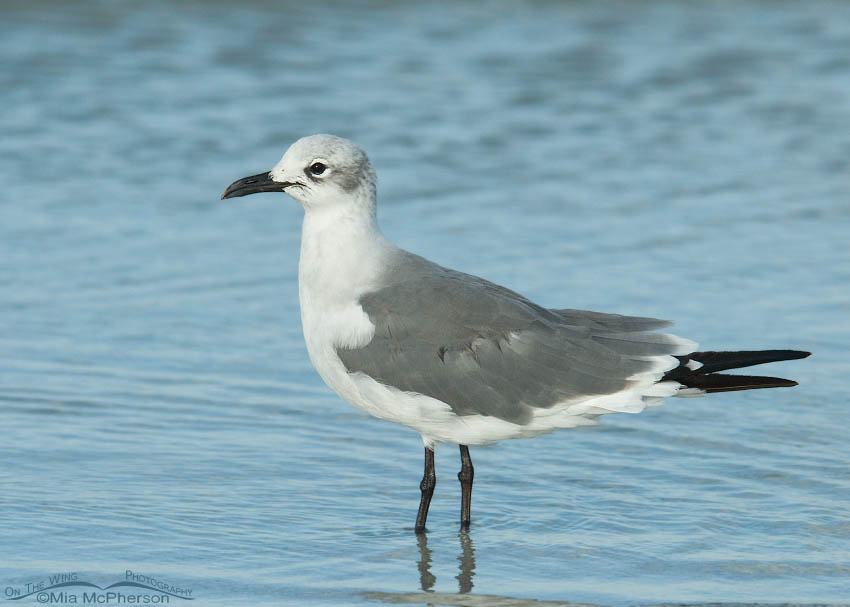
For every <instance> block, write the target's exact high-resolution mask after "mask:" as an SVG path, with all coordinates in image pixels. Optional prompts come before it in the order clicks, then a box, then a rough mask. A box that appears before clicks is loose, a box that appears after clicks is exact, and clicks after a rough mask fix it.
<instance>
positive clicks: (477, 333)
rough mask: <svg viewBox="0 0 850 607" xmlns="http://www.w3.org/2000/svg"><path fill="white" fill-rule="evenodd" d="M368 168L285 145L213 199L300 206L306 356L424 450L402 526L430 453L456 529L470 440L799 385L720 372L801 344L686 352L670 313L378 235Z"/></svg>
mask: <svg viewBox="0 0 850 607" xmlns="http://www.w3.org/2000/svg"><path fill="white" fill-rule="evenodd" d="M376 183H377V182H376V175H375V171H374V169H373V168H372V165H371V163H370V161H369V158H368V156H367V155H366V153H365V152H364V151H363V150H362V149H361V148H360V147H359V146H358V145H357V144H355V143H353V142H352V141H349V140H347V139H343V138H341V137H337V136H334V135H327V134H319V135H310V136H307V137H303V138H301V139H298V140H297V141H295V142H294V143H293V144H292V145H291V146H290V147H289V148H288V149H287V151H286V153H285V154H284V155H283V157H282V158H281V160H280V161H279V162H278V163H277V164H276V165H274V167H273V168H272V169H271V170H270V171H266V172H263V173H259V174H257V175H252V176H250V177H245V178H243V179H239V180H237V181H234V182H233V183H232V184H230V185H229V186H228V187H227V189H226V190H225V191H224V193H223V194H222V197H221V198H222V200H223V199H229V198H237V197H240V196H246V195H248V194H255V193H259V192H283V193H285V194H288V195H289V196H290V197H292V198H294V199H295V200H296V201H297V202H298V203H300V205H301V206H302V207H303V209H304V217H303V223H302V228H301V250H300V259H299V264H298V295H299V303H300V308H301V321H302V327H303V332H304V341H305V344H306V347H307V352H308V354H309V356H310V360H311V362H312V364H313V366H314V367H315V368H316V370H317V371H318V373H319V375H320V376H321V377H322V379H323V380H324V381H325V383H326V384H327V385H328V386H329V387H330V388H331V389H332V390H333V391H335V392H336V393H337V394H338V395H339V396H340V397H341V398H342V399H344V400H346V401H348V402H350V403H351V404H353V405H355V406H357V407H360V408H361V409H363V410H365V411H366V412H368V413H370V414H371V415H373V416H375V417H378V418H381V419H385V420H390V421H393V422H397V423H399V424H402V425H404V426H407V427H409V428H412V429H413V430H415V431H417V432H418V433H419V434H420V435H421V437H422V441H423V444H424V448H425V465H424V474H423V478H422V481H421V483H420V486H419V488H420V502H419V509H418V511H417V515H416V522H415V525H414V530H415V531H416V532H417V533H421V532H424V531H425V530H426V522H427V517H428V510H429V507H430V503H431V498H432V495H433V493H434V487H435V485H436V471H435V467H434V448H435V446H436V445H437V444H439V443H450V444H451V443H454V444H457V445H459V448H460V458H461V468H460V472H459V473H458V480H459V481H460V486H461V513H460V525H461V528H462V529H465V528H468V527H469V526H470V521H471V496H472V485H473V480H474V475H475V470H474V467H473V465H472V459H471V457H470V454H469V447H470V446H480V445H488V444H493V443H496V442H498V441H502V440H505V439H513V438H530V437H534V436H537V435H540V434H545V433H549V432H552V431H554V430H558V429H562V428H572V427H577V426H584V425H588V424H593V423H595V422H596V421H597V418H598V417H600V416H601V415H605V414H608V413H622V412H626V413H637V412H639V411H641V410H643V409H644V408H645V407H647V406H650V405H656V404H660V401H661V399H663V398H664V397H669V396H685V395H702V394H706V393H713V392H726V391H733V390H750V389H755V388H778V387H790V386H795V385H797V383H796V382H794V381H791V380H787V379H782V378H776V377H761V376H749V375H736V374H725V373H719V372H720V371H726V370H729V369H738V368H742V367H748V366H751V365H758V364H762V363H768V362H775V361H783V360H791V359H799V358H804V357H806V356H809V354H810V353H809V352H804V351H800V350H748V351H728V352H724V351H705V352H699V351H697V344H696V342H694V341H691V340H689V339H685V338H682V337H679V336H676V335H674V334H671V333H665V332H660V331H659V329H663V328H664V327H667V326H669V325H670V324H672V323H670V322H669V321H665V320H659V319H655V318H646V317H638V316H624V315H620V314H610V313H602V312H591V311H585V310H575V309H549V308H545V307H543V306H540V305H538V304H536V303H534V302H532V301H531V300H529V299H528V298H526V297H524V296H522V295H520V294H519V293H517V292H515V291H512V290H510V289H507V288H505V287H503V286H500V285H497V284H495V283H493V282H490V281H488V280H485V279H483V278H479V277H478V276H473V275H471V274H465V273H463V272H460V271H457V270H453V269H450V268H446V267H443V266H440V265H438V264H436V263H433V262H431V261H429V260H427V259H425V258H424V257H420V256H419V255H416V254H414V253H411V252H408V251H405V250H403V249H401V248H399V247H398V246H396V245H395V244H393V243H392V242H390V241H389V240H388V239H387V238H386V237H385V236H384V235H383V234H382V232H381V230H380V228H379V226H378V220H377V208H376V202H377V185H376Z"/></svg>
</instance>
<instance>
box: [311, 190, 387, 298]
mask: <svg viewBox="0 0 850 607" xmlns="http://www.w3.org/2000/svg"><path fill="white" fill-rule="evenodd" d="M372 208H374V207H372ZM390 248H392V245H391V244H390V243H389V242H388V241H387V240H386V239H385V238H384V236H383V235H382V234H381V231H380V229H379V228H378V221H377V217H376V215H375V213H374V211H372V212H368V211H367V210H366V209H364V208H362V207H361V208H356V207H351V206H349V207H344V208H343V207H339V208H325V209H316V208H314V209H308V210H307V211H306V213H305V215H304V223H303V225H302V228H301V259H300V262H299V265H298V283H299V294H300V298H301V307H302V311H303V310H304V308H305V305H306V304H307V303H308V300H311V301H312V302H313V303H315V300H318V299H320V300H321V301H322V302H323V304H324V305H323V307H324V306H326V305H333V304H334V303H339V304H340V305H342V304H343V303H350V302H351V301H352V300H355V299H356V298H358V297H359V296H360V295H362V294H363V293H364V292H368V291H369V290H371V289H372V288H373V287H374V285H375V284H376V279H377V278H378V273H379V271H380V268H381V259H382V257H383V256H384V255H385V254H386V252H387V251H388V250H389V249H390ZM311 305H312V304H311Z"/></svg>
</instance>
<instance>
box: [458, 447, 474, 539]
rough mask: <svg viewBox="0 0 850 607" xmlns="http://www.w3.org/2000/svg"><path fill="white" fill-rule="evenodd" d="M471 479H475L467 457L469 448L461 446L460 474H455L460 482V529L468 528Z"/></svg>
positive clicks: (470, 460) (470, 461)
mask: <svg viewBox="0 0 850 607" xmlns="http://www.w3.org/2000/svg"><path fill="white" fill-rule="evenodd" d="M473 478H475V468H473V467H472V459H470V457H469V447H467V446H466V445H461V446H460V472H458V473H457V480H459V481H460V526H461V528H462V529H465V528H466V527H469V517H470V515H469V509H470V503H471V502H472V479H473Z"/></svg>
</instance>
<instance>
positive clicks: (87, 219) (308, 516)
mask: <svg viewBox="0 0 850 607" xmlns="http://www.w3.org/2000/svg"><path fill="white" fill-rule="evenodd" d="M0 11H2V12H0V15H2V19H0V56H2V58H3V67H2V69H0V108H2V111H0V176H2V189H0V192H2V193H0V432H2V436H0V588H3V592H4V594H3V596H2V599H10V598H15V597H16V596H21V594H19V593H20V591H21V589H24V591H25V590H26V588H27V584H31V585H32V587H33V588H37V587H38V582H40V581H44V580H48V578H49V576H51V575H54V574H60V573H66V574H69V573H75V574H76V577H77V581H80V580H83V581H89V582H91V583H94V584H97V585H99V586H101V587H105V586H107V585H108V584H111V583H113V582H115V581H117V580H119V579H121V580H123V579H125V575H126V574H125V571H126V570H131V571H133V572H137V573H139V574H142V575H144V576H147V577H149V578H153V579H156V580H158V581H165V582H167V583H168V584H170V585H173V586H174V587H176V588H182V589H187V588H188V589H191V590H192V597H193V598H194V600H195V603H193V604H199V605H381V604H403V605H424V604H440V605H561V604H566V603H591V604H601V605H649V604H657V603H706V602H724V603H786V602H787V603H806V604H809V603H829V604H840V603H845V604H847V603H850V507H848V504H849V503H850V447H848V436H850V433H849V432H848V424H847V422H848V412H850V409H848V397H847V383H846V381H847V379H846V378H847V375H848V371H850V363H849V362H848V356H847V344H848V343H850V244H848V243H850V128H848V125H849V124H850V5H848V4H846V3H839V2H835V3H832V2H807V3H802V2H800V3H774V2H711V3H664V2H643V3H623V4H612V3H580V2H577V3H549V2H532V1H529V2H525V3H522V2H519V3H513V4H510V5H508V4H505V3H499V4H479V3H419V4H407V5H400V4H396V3H385V4H382V3H369V2H362V3H360V2H358V3H341V2H322V1H317V2H309V3H276V2H271V1H269V2H261V1H259V0H254V1H248V2H238V3H237V2H224V1H219V2H200V1H196V2H182V3H166V2H158V1H151V2H142V3H129V2H110V1H106V0H104V1H102V2H89V3H85V2H79V3H70V2H20V1H5V2H2V3H0ZM314 132H333V133H337V134H339V135H343V136H347V137H351V138H353V139H355V140H356V141H358V142H359V143H361V144H362V145H363V146H364V147H365V148H366V149H367V150H369V151H370V154H371V157H372V159H373V162H374V164H375V166H376V168H377V170H378V173H379V176H380V184H379V188H380V205H381V206H380V218H381V222H382V225H383V228H384V231H385V233H386V234H387V235H388V236H389V237H390V238H391V239H393V240H395V241H396V242H398V243H399V244H400V245H402V246H404V247H406V248H408V249H411V250H413V251H416V252H418V253H421V254H424V255H426V256H428V257H430V258H432V259H434V260H435V261H438V262H440V263H443V264H446V265H450V266H453V267H457V268H460V269H463V270H465V271H468V272H472V273H476V274H480V275H483V276H485V277H487V278H489V279H491V280H494V281H496V282H499V283H502V284H507V285H509V286H511V287H512V288H514V289H516V290H518V291H520V292H522V293H524V294H526V295H528V296H530V297H532V298H533V299H535V300H537V301H539V302H540V303H542V304H544V305H548V306H552V307H571V308H589V309H598V310H603V311H611V312H621V313H630V314H640V315H648V316H658V317H661V318H671V319H675V320H676V321H677V327H676V331H677V332H678V333H679V334H682V335H685V336H688V337H692V338H694V339H696V340H698V341H700V343H701V345H702V347H703V348H705V349H722V348H728V349H739V348H776V347H796V348H800V349H805V350H811V351H812V352H814V353H815V354H814V356H812V357H811V358H809V359H807V360H804V361H795V362H790V363H783V364H778V365H775V366H774V367H773V368H772V369H770V371H767V370H765V372H767V373H775V374H778V375H783V376H786V377H793V378H794V379H796V380H798V381H799V382H800V386H799V387H797V388H794V389H791V390H765V391H760V392H749V393H743V392H741V393H729V394H719V395H712V396H710V397H707V398H702V399H674V400H671V401H668V402H667V404H666V405H665V406H664V407H660V408H655V409H650V410H648V411H645V412H644V413H642V414H640V415H636V416H635V415H620V416H608V417H607V418H605V419H604V420H603V423H602V424H601V425H599V426H596V427H591V428H584V429H579V430H572V431H563V432H560V433H556V434H552V435H548V436H543V437H539V438H536V439H534V440H532V441H513V442H511V441H509V442H506V443H503V444H501V445H498V446H495V447H492V448H480V449H473V450H472V457H473V460H474V462H475V465H476V486H475V492H474V495H473V526H472V528H471V530H470V531H469V533H468V534H459V533H458V525H457V518H458V509H459V493H460V491H459V487H458V483H457V481H456V480H455V474H456V472H457V470H458V468H459V461H458V457H457V449H456V447H454V446H451V445H449V446H443V447H442V448H440V449H438V451H437V475H438V484H437V490H436V493H435V497H434V502H433V504H432V510H431V516H430V520H429V532H428V534H427V535H425V536H420V537H418V538H417V536H416V535H415V534H414V533H413V531H412V526H413V518H414V516H415V509H416V506H417V503H418V498H419V490H418V484H419V479H420V478H421V466H422V461H421V458H422V445H421V441H420V439H419V437H418V436H417V435H416V434H415V433H414V432H412V431H410V430H407V429H405V428H403V427H400V426H395V425H392V424H388V423H385V422H381V421H378V420H375V419H372V418H370V417H368V416H367V415H366V414H364V413H362V412H360V411H359V410H357V409H355V408H353V407H351V406H350V405H348V404H346V403H344V402H342V401H340V400H339V399H338V398H337V397H336V396H335V395H334V394H332V393H331V392H330V391H329V390H328V389H327V388H326V387H325V386H324V385H323V383H322V382H321V380H320V379H319V377H318V376H317V375H316V373H315V372H314V371H313V369H312V367H311V366H310V363H309V360H308V358H307V355H306V352H305V349H304V346H303V341H302V337H301V327H300V319H299V312H298V301H297V285H296V267H297V257H298V241H299V229H300V220H301V211H300V209H299V208H298V207H297V205H296V204H295V203H294V202H292V201H291V200H290V199H289V198H287V197H285V196H281V195H263V196H253V197H250V198H242V199H237V200H228V201H220V200H219V196H220V194H221V192H222V190H223V189H224V187H225V186H226V185H227V184H228V183H230V182H231V181H233V180H234V179H236V178H239V177H243V176H245V175H250V174H253V173H257V172H260V171H262V170H267V169H268V168H270V167H271V166H272V165H273V164H274V163H275V162H276V161H277V159H278V158H279V157H280V155H281V154H282V153H283V151H284V150H285V148H286V146H287V145H288V144H289V143H290V142H291V141H293V140H294V139H296V138H298V137H300V136H302V135H305V134H310V133H314ZM48 581H49V580H48ZM67 592H69V593H73V592H76V593H77V594H79V593H80V592H82V588H80V587H69V588H68V590H67ZM23 593H24V594H25V593H26V592H23ZM37 600H38V595H37V594H32V595H30V596H29V597H26V598H23V599H20V600H19V601H17V602H13V603H10V604H35V603H36V601H37ZM48 600H51V601H52V599H50V597H48ZM537 601H539V602H537ZM174 603H178V604H189V603H188V601H185V600H184V599H182V598H177V597H172V599H171V604H174ZM54 604H55V601H54Z"/></svg>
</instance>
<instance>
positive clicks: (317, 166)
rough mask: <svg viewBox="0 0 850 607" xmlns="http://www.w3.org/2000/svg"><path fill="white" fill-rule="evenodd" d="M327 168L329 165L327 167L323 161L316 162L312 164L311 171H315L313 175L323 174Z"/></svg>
mask: <svg viewBox="0 0 850 607" xmlns="http://www.w3.org/2000/svg"><path fill="white" fill-rule="evenodd" d="M327 168H328V167H326V166H325V165H324V164H322V163H321V162H314V163H313V164H311V165H310V172H311V173H313V175H321V174H322V173H324V172H325V169H327Z"/></svg>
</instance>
